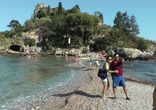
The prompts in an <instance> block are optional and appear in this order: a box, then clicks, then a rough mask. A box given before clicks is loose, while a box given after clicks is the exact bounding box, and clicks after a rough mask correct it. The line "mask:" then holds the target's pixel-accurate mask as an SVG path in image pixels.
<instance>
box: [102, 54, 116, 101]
mask: <svg viewBox="0 0 156 110" xmlns="http://www.w3.org/2000/svg"><path fill="white" fill-rule="evenodd" d="M111 62H112V57H110V56H109V57H107V59H106V62H105V63H104V65H103V67H102V69H103V70H105V71H106V72H107V77H106V78H104V79H103V78H101V80H102V83H103V90H102V97H103V98H104V99H105V98H106V95H107V90H108V88H109V85H110V84H109V80H108V74H109V73H112V72H114V71H111V70H109V65H110V63H111Z"/></svg>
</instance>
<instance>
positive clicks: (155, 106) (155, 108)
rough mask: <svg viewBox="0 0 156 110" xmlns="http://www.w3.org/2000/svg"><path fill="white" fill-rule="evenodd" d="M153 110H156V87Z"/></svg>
mask: <svg viewBox="0 0 156 110" xmlns="http://www.w3.org/2000/svg"><path fill="white" fill-rule="evenodd" d="M153 110H156V86H155V89H154V92H153Z"/></svg>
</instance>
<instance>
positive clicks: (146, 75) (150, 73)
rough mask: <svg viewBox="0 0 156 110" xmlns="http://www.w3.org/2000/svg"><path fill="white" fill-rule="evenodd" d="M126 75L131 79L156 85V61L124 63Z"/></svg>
mask: <svg viewBox="0 0 156 110" xmlns="http://www.w3.org/2000/svg"><path fill="white" fill-rule="evenodd" d="M124 73H125V74H126V75H127V76H129V77H130V78H133V79H136V80H140V81H143V82H149V83H153V84H156V60H153V61H138V60H136V61H131V62H124Z"/></svg>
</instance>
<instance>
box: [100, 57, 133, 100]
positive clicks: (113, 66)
mask: <svg viewBox="0 0 156 110" xmlns="http://www.w3.org/2000/svg"><path fill="white" fill-rule="evenodd" d="M123 61H124V59H123V58H121V57H119V55H118V54H117V55H115V58H114V59H112V57H110V56H108V57H107V58H106V62H105V63H104V64H103V66H102V70H103V72H100V71H99V73H100V74H103V76H100V75H99V73H98V76H99V77H100V78H101V80H102V82H103V91H102V97H103V98H104V99H105V98H106V94H107V90H108V88H109V85H110V84H109V80H108V74H111V76H112V86H113V94H114V98H116V97H117V87H118V86H121V87H122V88H123V91H124V94H125V96H126V100H130V98H129V97H128V95H127V89H126V84H125V78H124V76H123ZM104 74H105V75H104Z"/></svg>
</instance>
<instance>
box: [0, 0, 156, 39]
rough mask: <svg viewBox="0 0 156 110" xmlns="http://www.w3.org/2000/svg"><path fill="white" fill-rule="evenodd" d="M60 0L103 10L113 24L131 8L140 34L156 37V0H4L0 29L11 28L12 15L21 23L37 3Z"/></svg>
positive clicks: (0, 8)
mask: <svg viewBox="0 0 156 110" xmlns="http://www.w3.org/2000/svg"><path fill="white" fill-rule="evenodd" d="M58 2H62V4H63V7H64V8H65V9H69V8H72V7H73V6H75V5H76V4H78V5H79V6H80V8H81V11H82V12H87V13H91V14H93V13H94V12H95V11H100V12H102V13H103V15H104V23H105V24H108V25H111V26H112V25H113V20H114V17H115V15H116V13H117V12H118V11H121V12H125V11H127V13H128V15H130V16H131V15H132V14H133V15H134V16H135V17H136V19H137V23H138V25H139V29H140V36H143V37H144V38H146V39H150V40H155V41H156V21H155V20H156V12H155V11H156V0H0V5H1V6H0V31H5V30H8V29H9V28H8V27H7V25H8V24H9V22H10V21H11V20H12V19H15V20H18V21H19V22H20V23H21V24H23V23H24V22H25V21H26V20H27V19H30V18H31V16H32V14H33V10H34V8H35V6H36V4H37V3H45V5H46V6H48V5H50V6H51V7H56V6H57V5H58Z"/></svg>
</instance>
